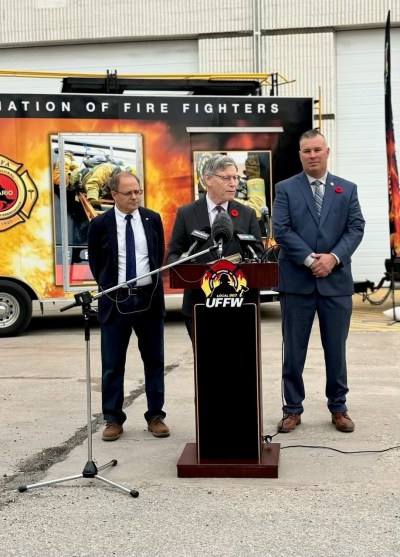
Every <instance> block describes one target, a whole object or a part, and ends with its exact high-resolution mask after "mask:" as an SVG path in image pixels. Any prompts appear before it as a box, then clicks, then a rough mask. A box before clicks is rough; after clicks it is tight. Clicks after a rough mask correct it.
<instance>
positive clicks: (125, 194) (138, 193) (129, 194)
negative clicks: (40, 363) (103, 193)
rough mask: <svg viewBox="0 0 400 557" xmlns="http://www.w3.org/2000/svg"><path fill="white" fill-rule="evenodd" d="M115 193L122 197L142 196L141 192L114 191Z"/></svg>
mask: <svg viewBox="0 0 400 557" xmlns="http://www.w3.org/2000/svg"><path fill="white" fill-rule="evenodd" d="M115 193H119V194H120V195H123V196H124V197H132V195H134V196H135V197H138V196H139V195H142V193H143V190H130V191H118V190H115Z"/></svg>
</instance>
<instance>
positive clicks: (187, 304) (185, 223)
mask: <svg viewBox="0 0 400 557" xmlns="http://www.w3.org/2000/svg"><path fill="white" fill-rule="evenodd" d="M238 180H239V177H238V167H237V165H236V163H235V161H234V160H233V159H232V158H231V157H228V156H226V155H220V154H218V155H213V156H212V157H210V158H209V159H208V160H207V161H206V162H205V164H204V166H203V167H202V182H203V183H204V184H205V185H206V188H207V194H206V195H205V196H202V197H201V198H200V199H198V200H197V201H192V202H191V203H187V204H186V205H183V206H182V207H179V208H178V211H177V213H176V218H175V222H174V226H173V230H172V235H171V241H170V244H169V252H168V263H174V262H175V261H178V259H179V258H180V257H181V255H182V254H185V253H186V252H187V251H188V250H189V248H190V246H191V244H192V243H193V239H192V237H191V233H192V232H193V230H202V231H206V230H207V231H208V232H210V229H211V227H212V225H213V222H214V219H215V217H216V215H217V214H218V212H219V211H220V210H221V207H222V210H223V211H226V212H227V214H228V215H229V216H230V218H231V219H232V224H233V231H234V232H238V233H241V234H252V235H253V236H255V238H256V240H257V241H256V242H255V244H254V245H253V246H252V247H253V249H254V251H255V252H256V254H257V255H258V256H261V255H262V253H263V251H264V247H263V244H262V237H261V231H260V226H259V223H258V220H257V216H256V213H255V211H254V209H252V208H251V207H247V206H245V205H242V204H241V203H239V202H237V201H235V200H234V197H235V192H236V186H237V183H238ZM213 243H214V242H213V239H212V237H211V236H210V238H209V239H208V240H207V242H206V243H205V244H203V245H202V246H201V249H202V250H204V249H206V248H208V247H210V246H212V245H213ZM238 253H239V254H241V255H243V253H242V248H241V245H240V243H239V241H238V239H237V238H236V236H235V234H234V235H233V237H232V238H231V239H230V240H229V241H228V242H226V243H225V244H224V245H223V253H222V256H223V257H226V256H229V255H234V254H238ZM215 259H216V254H215V251H212V252H209V253H206V254H204V255H202V256H200V257H198V258H196V263H208V262H211V261H213V260H215ZM204 302H205V294H204V293H203V291H202V290H201V288H196V289H193V288H185V290H184V294H183V304H182V313H183V315H184V318H185V323H186V327H187V330H188V333H189V336H190V337H191V338H192V310H193V307H194V305H195V304H201V303H204Z"/></svg>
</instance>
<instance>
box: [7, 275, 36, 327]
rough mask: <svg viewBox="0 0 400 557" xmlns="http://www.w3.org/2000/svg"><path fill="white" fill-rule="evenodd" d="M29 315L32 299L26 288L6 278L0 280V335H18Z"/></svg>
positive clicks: (29, 318) (27, 323)
mask: <svg viewBox="0 0 400 557" xmlns="http://www.w3.org/2000/svg"><path fill="white" fill-rule="evenodd" d="M31 317H32V300H31V298H30V296H29V295H28V293H27V292H26V290H24V288H22V286H19V285H18V284H14V283H13V282H10V281H8V280H0V337H7V336H16V335H19V334H20V333H22V331H24V330H25V329H26V327H27V326H28V325H29V323H30V320H31Z"/></svg>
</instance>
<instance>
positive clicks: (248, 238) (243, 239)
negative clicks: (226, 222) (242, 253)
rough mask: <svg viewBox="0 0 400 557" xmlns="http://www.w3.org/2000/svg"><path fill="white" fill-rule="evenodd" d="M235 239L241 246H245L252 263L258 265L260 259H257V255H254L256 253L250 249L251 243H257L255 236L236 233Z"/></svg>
mask: <svg viewBox="0 0 400 557" xmlns="http://www.w3.org/2000/svg"><path fill="white" fill-rule="evenodd" d="M235 234H236V237H237V239H238V240H239V242H240V243H241V244H245V246H246V248H247V249H248V251H249V252H250V255H251V256H252V258H253V261H256V262H257V263H260V258H259V257H258V255H257V254H256V252H255V251H254V249H253V247H252V245H251V244H252V243H254V242H256V241H257V238H256V237H255V236H253V234H241V233H239V232H236V233H235Z"/></svg>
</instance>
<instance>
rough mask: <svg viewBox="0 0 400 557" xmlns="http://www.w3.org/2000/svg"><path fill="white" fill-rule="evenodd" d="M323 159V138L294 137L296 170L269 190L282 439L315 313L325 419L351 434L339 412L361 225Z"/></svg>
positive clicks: (298, 406)
mask: <svg viewBox="0 0 400 557" xmlns="http://www.w3.org/2000/svg"><path fill="white" fill-rule="evenodd" d="M328 157H329V148H328V147H327V145H326V142H325V138H324V136H323V135H322V134H320V133H319V132H318V131H317V130H310V131H307V132H305V133H304V134H303V135H302V136H301V137H300V160H301V163H302V166H303V172H301V173H300V174H298V175H296V176H293V177H292V178H289V179H287V180H283V181H282V182H279V183H278V184H276V187H275V200H274V205H273V213H272V220H273V228H274V238H275V240H276V242H277V244H278V245H279V246H280V251H279V264H280V268H279V286H278V290H279V292H280V304H281V312H282V332H283V340H284V345H285V349H284V361H283V386H284V406H283V413H284V416H283V418H282V420H281V421H280V422H279V423H278V431H279V432H282V433H288V432H290V431H293V430H294V429H295V428H296V426H297V425H299V424H300V423H301V414H302V413H303V400H304V397H305V392H304V383H303V369H304V364H305V360H306V355H307V347H308V342H309V338H310V334H311V328H312V324H313V321H314V317H315V313H317V315H318V319H319V328H320V334H321V342H322V347H323V350H324V355H325V367H326V390H325V393H326V397H327V404H328V409H329V411H330V412H331V421H332V423H333V424H334V425H335V426H336V429H337V430H339V431H342V432H352V431H354V422H353V421H352V420H351V418H350V416H349V415H348V413H347V406H346V394H347V393H348V390H349V389H348V386H347V366H346V340H347V335H348V331H349V326H350V318H351V312H352V294H353V293H354V285H353V279H352V274H351V256H352V254H353V253H354V251H355V250H356V249H357V247H358V245H359V244H360V242H361V240H362V238H363V234H364V226H365V221H364V218H363V215H362V212H361V208H360V204H359V201H358V197H357V186H356V185H355V184H353V183H352V182H349V181H348V180H345V179H343V178H339V177H338V176H334V175H333V174H330V173H329V172H328V171H327V165H328ZM314 181H316V183H314ZM321 203H322V207H321Z"/></svg>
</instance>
